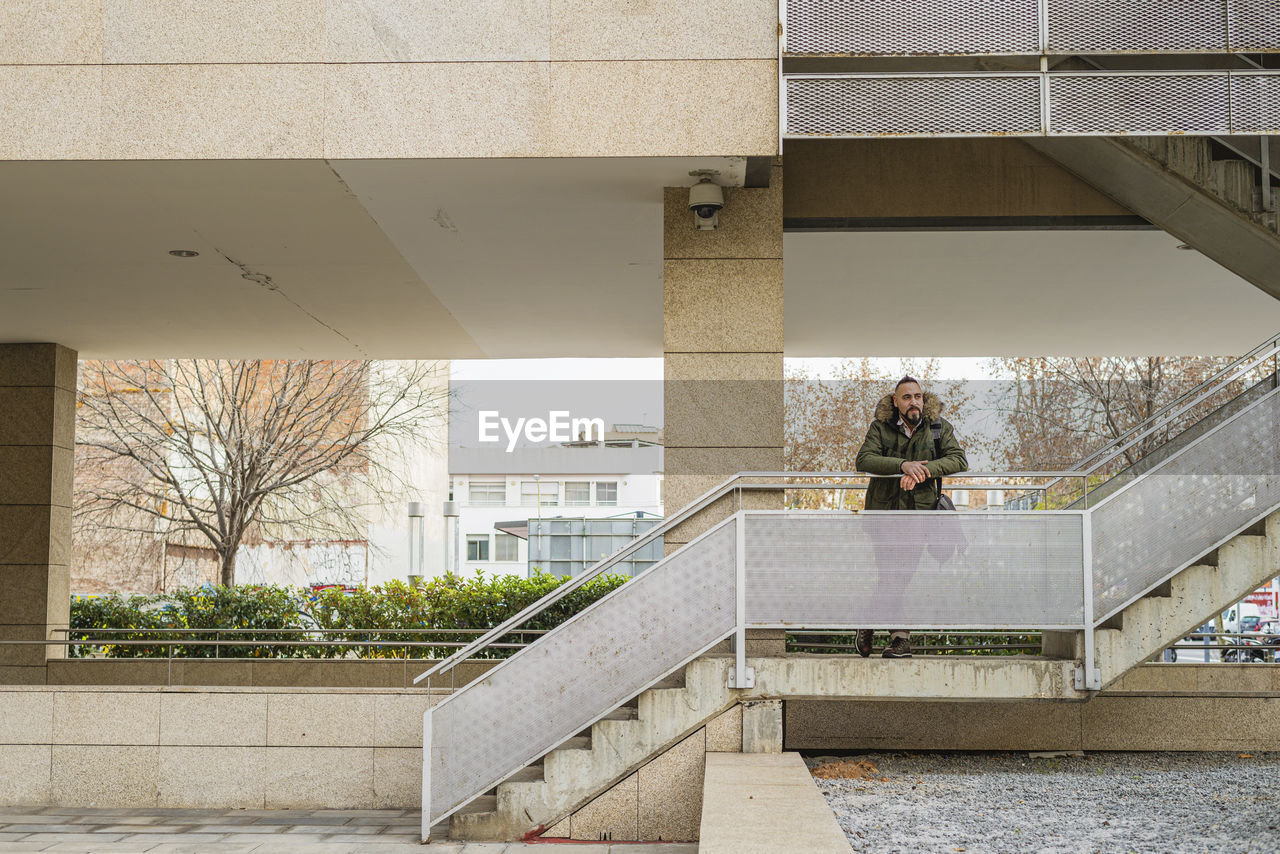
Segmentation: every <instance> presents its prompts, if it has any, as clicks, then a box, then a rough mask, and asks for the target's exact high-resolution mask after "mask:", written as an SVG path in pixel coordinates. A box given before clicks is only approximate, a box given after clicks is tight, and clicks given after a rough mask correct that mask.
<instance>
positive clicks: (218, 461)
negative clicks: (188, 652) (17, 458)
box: [75, 360, 449, 585]
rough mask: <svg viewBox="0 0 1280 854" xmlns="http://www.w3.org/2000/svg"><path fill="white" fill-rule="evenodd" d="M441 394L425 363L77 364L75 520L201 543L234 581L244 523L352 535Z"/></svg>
mask: <svg viewBox="0 0 1280 854" xmlns="http://www.w3.org/2000/svg"><path fill="white" fill-rule="evenodd" d="M448 396H449V391H448V384H447V381H445V380H444V379H443V372H442V371H441V369H440V367H439V366H438V365H437V364H435V363H414V362H382V363H375V362H365V361H261V360H258V361H252V360H244V361H221V360H216V361H215V360H167V361H148V362H109V361H101V362H85V363H83V365H82V366H81V372H80V388H79V395H78V403H79V407H80V413H79V416H78V435H77V442H76V444H77V461H76V466H77V489H76V493H77V500H76V508H75V512H76V517H77V522H78V523H79V524H80V525H81V526H83V525H92V526H95V527H97V528H98V529H99V530H106V531H118V532H128V533H145V534H156V533H164V534H165V535H166V536H169V535H174V534H176V535H179V536H186V537H187V538H188V540H194V541H195V542H199V541H205V542H206V545H207V546H208V547H211V548H212V549H213V551H214V552H215V553H216V555H217V558H218V562H219V565H220V569H219V575H220V578H221V581H222V583H223V584H224V585H232V584H234V583H235V568H236V553H237V551H238V549H239V548H240V546H241V544H242V543H244V542H245V540H246V537H247V536H249V535H250V534H251V533H256V534H257V535H259V536H262V535H269V534H278V533H282V532H285V531H301V532H304V533H305V534H306V535H307V536H310V537H353V536H354V535H358V534H359V533H360V532H361V531H362V530H363V527H364V511H365V510H366V509H367V508H369V507H371V506H373V505H375V504H376V503H377V501H378V498H379V496H381V495H383V494H385V492H386V490H387V489H388V488H389V487H390V486H391V485H393V484H394V483H395V482H396V481H397V480H398V475H397V472H396V470H395V469H394V468H393V467H392V466H389V465H388V464H387V460H388V457H389V455H392V454H394V451H395V446H396V444H397V443H399V442H401V441H404V440H406V439H408V438H409V437H413V438H414V439H415V440H416V441H420V440H421V439H422V438H423V437H422V435H421V434H423V433H424V431H425V430H427V429H428V427H429V426H431V425H433V424H434V425H435V426H436V429H439V426H440V425H443V424H444V416H445V413H446V412H447V398H448Z"/></svg>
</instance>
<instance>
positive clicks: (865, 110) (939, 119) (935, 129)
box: [785, 74, 1040, 137]
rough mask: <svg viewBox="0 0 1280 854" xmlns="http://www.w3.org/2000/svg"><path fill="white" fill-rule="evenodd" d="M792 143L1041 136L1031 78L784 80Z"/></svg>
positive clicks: (1036, 91) (1036, 85) (1035, 82)
mask: <svg viewBox="0 0 1280 854" xmlns="http://www.w3.org/2000/svg"><path fill="white" fill-rule="evenodd" d="M785 83H786V87H787V110H786V122H787V124H786V133H787V135H789V136H844V137H876V136H984V135H991V136H1013V135H1020V134H1022V135H1025V134H1038V133H1039V132H1040V83H1039V80H1038V78H1037V77H1036V75H1034V74H1027V75H1013V74H1010V75H1003V74H991V75H958V74H957V75H938V76H916V75H889V76H842V77H788V78H786V80H785Z"/></svg>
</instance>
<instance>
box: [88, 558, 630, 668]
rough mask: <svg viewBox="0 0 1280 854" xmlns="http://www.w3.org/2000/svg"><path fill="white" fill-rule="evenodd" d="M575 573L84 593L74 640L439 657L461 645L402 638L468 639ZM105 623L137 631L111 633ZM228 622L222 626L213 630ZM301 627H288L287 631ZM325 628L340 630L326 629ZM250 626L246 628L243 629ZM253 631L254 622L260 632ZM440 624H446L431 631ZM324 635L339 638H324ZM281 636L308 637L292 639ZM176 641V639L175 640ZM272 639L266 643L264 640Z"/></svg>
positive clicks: (565, 611) (198, 653) (588, 592)
mask: <svg viewBox="0 0 1280 854" xmlns="http://www.w3.org/2000/svg"><path fill="white" fill-rule="evenodd" d="M566 580H567V579H565V578H562V577H560V576H556V575H547V574H545V573H537V574H535V575H534V576H533V577H531V578H522V577H520V576H515V575H492V576H485V575H484V574H483V573H477V574H476V575H475V576H473V577H471V578H464V577H461V576H457V575H452V574H450V575H445V576H441V577H439V578H432V579H429V580H426V581H423V582H419V583H417V584H408V583H406V582H403V581H391V582H388V583H387V584H384V585H381V586H377V587H371V588H365V587H361V588H358V589H356V590H354V591H346V590H342V589H339V588H330V589H325V590H318V591H313V590H310V589H305V588H304V589H298V588H287V587H274V586H266V587H247V586H245V587H204V588H198V589H189V590H178V591H175V592H173V593H166V594H162V595H159V596H121V595H119V594H110V595H106V596H93V597H76V598H74V599H73V600H72V602H71V639H72V640H87V639H89V638H94V639H96V640H106V639H108V638H110V639H112V640H127V641H154V640H158V639H160V638H161V637H164V638H165V639H166V641H167V642H166V643H164V644H155V645H152V644H150V643H146V644H120V643H114V644H113V643H95V644H85V645H82V646H72V647H71V648H70V655H71V656H72V657H85V656H106V657H109V658H164V657H166V656H168V655H169V654H170V649H169V647H170V645H172V654H173V656H174V657H175V658H215V657H216V658H346V657H359V658H400V657H403V656H405V655H408V656H409V657H411V658H439V657H442V656H444V655H447V654H449V653H450V652H452V651H453V650H454V649H456V647H448V646H428V647H414V648H410V647H404V646H395V644H403V643H406V642H410V641H416V642H429V643H440V644H444V643H450V642H452V643H465V642H466V641H468V640H471V639H472V638H474V637H475V634H474V633H462V632H457V631H454V630H457V629H487V628H492V627H493V626H496V625H498V624H499V623H501V622H503V621H504V620H506V619H507V618H509V617H511V616H514V615H515V614H516V613H518V612H519V611H520V610H521V609H523V608H525V607H526V606H528V605H530V604H532V603H533V602H535V601H537V600H538V599H540V598H542V597H543V596H544V595H546V594H547V593H549V592H551V591H552V590H554V589H555V588H556V587H558V586H560V585H561V584H563V583H564V582H565V581H566ZM625 581H626V578H625V577H623V576H617V575H605V576H600V577H598V578H593V579H592V580H590V581H588V582H587V583H586V584H584V585H582V586H581V587H579V588H578V589H577V590H574V591H573V592H572V593H570V594H569V595H568V596H566V597H564V598H563V599H561V600H560V601H559V602H557V603H556V604H555V605H553V606H552V607H551V608H548V609H547V610H546V611H544V612H542V613H541V614H539V615H537V616H536V617H534V618H533V619H530V620H529V621H528V622H527V623H525V624H524V625H523V626H521V629H522V630H523V632H522V633H515V634H513V635H511V636H508V637H506V638H503V639H501V642H504V643H510V642H525V641H532V640H534V639H535V638H536V637H537V635H535V634H532V632H533V631H535V630H539V629H542V630H545V629H552V628H555V627H556V626H557V625H559V624H560V623H561V622H563V621H564V620H565V619H566V618H568V617H570V616H572V615H573V614H576V613H578V612H579V611H581V610H582V609H583V608H585V607H587V606H588V605H590V604H591V603H592V602H594V601H596V600H597V599H599V598H601V597H602V596H604V595H605V594H606V593H608V592H610V591H611V590H614V589H615V588H617V587H618V586H619V585H621V584H622V583H623V582H625ZM103 629H128V630H130V631H127V632H120V633H111V634H109V635H107V634H104V633H102V632H101V630H103ZM151 629H182V630H187V631H185V632H184V633H183V634H182V635H181V636H180V637H181V638H185V639H188V640H213V639H215V638H216V639H220V640H221V641H223V643H224V644H225V643H226V642H227V641H232V642H234V641H244V640H250V639H252V640H254V641H257V643H255V644H254V645H252V646H249V645H244V646H241V645H237V644H235V643H230V644H226V645H224V646H221V647H215V646H212V645H200V644H192V643H177V642H172V641H174V640H175V639H176V638H177V637H178V636H176V635H174V634H161V633H158V632H154V631H149V630H151ZM211 629H222V630H224V631H221V632H213V631H209V630H211ZM286 629H288V630H293V631H282V630H286ZM318 629H327V630H333V631H331V632H327V633H324V634H322V633H320V632H319V631H316V630H318ZM237 630H246V631H237ZM247 630H254V631H253V632H252V633H250V632H248V631H247ZM359 630H365V631H359ZM431 630H437V631H431ZM317 640H325V641H328V642H339V645H337V646H322V645H319V644H316V643H315V641H317ZM280 641H293V642H295V643H298V642H302V643H300V644H299V645H292V644H291V645H284V644H281V643H279V642H280ZM171 642H172V644H171ZM264 642H265V643H264ZM342 642H373V643H378V644H384V646H371V647H363V646H347V645H344V644H343V643H342ZM515 651H516V650H515V649H512V648H500V649H493V650H490V651H488V652H486V653H485V654H484V656H483V657H488V658H504V657H506V656H509V655H512V654H514V652H515Z"/></svg>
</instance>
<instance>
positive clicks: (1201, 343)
mask: <svg viewBox="0 0 1280 854" xmlns="http://www.w3.org/2000/svg"><path fill="white" fill-rule="evenodd" d="M705 168H711V169H718V170H720V171H721V173H722V180H723V181H724V182H725V183H734V184H740V183H741V182H742V178H743V170H744V168H745V164H744V163H743V161H742V160H740V159H736V158H721V159H709V160H708V159H700V160H696V161H694V160H684V159H663V158H650V159H577V160H420V161H395V160H385V161H358V162H351V161H338V162H333V163H326V162H323V161H193V162H61V163H33V162H25V163H22V162H5V163H0V187H3V193H2V194H0V341H57V342H59V343H63V344H66V345H67V346H70V347H74V348H76V349H78V350H79V351H80V352H81V354H82V355H83V356H84V357H87V358H95V357H116V358H139V357H163V356H205V357H212V356H240V357H280V358H304V357H329V358H340V357H357V358H361V357H367V358H411V357H416V358H485V357H490V358H499V357H504V358H515V357H539V356H656V355H660V354H661V352H662V318H661V311H662V192H661V188H662V187H663V186H670V185H674V184H688V183H691V182H692V179H690V178H689V176H688V173H689V172H690V171H692V170H695V169H705ZM691 227H692V226H691ZM1176 244H1177V241H1175V240H1173V238H1170V237H1168V236H1167V235H1164V234H1162V233H1159V232H1147V231H1111V232H1105V231H1090V232H1078V231H1077V232H1063V231H1054V232H1047V231H1046V232H897V233H882V232H876V233H870V232H841V233H796V234H789V235H787V237H786V242H785V254H786V288H787V306H786V324H787V326H786V335H787V342H788V343H787V352H788V355H794V356H840V355H861V354H868V355H877V354H886V355H888V354H898V353H902V352H908V351H909V352H912V353H934V354H937V355H943V356H964V355H998V354H1023V353H1076V354H1086V353H1087V354H1097V353H1142V354H1147V353H1180V354H1182V353H1232V352H1237V351H1241V350H1243V349H1246V348H1247V347H1248V346H1249V345H1251V344H1253V343H1255V342H1256V341H1257V340H1260V339H1261V338H1263V337H1265V336H1266V335H1268V334H1271V333H1274V332H1276V331H1277V330H1280V301H1275V300H1271V299H1270V298H1269V297H1267V296H1266V295H1265V294H1262V293H1261V292H1259V291H1257V290H1256V289H1255V288H1253V287H1252V286H1250V285H1248V284H1247V283H1245V282H1243V281H1242V280H1240V279H1238V278H1236V277H1235V276H1232V275H1231V274H1229V273H1227V272H1225V271H1224V270H1222V269H1221V268H1220V267H1218V266H1217V265H1215V264H1213V263H1212V262H1211V261H1209V260H1207V259H1205V258H1204V257H1203V256H1200V255H1199V254H1198V253H1195V252H1185V251H1178V250H1177V249H1176V248H1175V247H1176ZM174 249H189V250H194V251H197V252H199V253H200V254H199V255H198V256H197V257H194V258H176V257H173V256H171V255H170V254H169V251H170V250H174ZM903 296H907V297H908V298H909V302H910V305H911V307H912V309H911V310H912V312H913V314H912V316H911V317H910V318H909V319H907V320H905V321H904V319H903V316H902V309H901V303H902V302H903V299H902V298H903ZM904 323H905V324H906V325H905V329H906V331H899V330H902V329H904ZM904 340H905V341H908V342H910V346H909V347H907V348H905V349H904V347H905V345H904Z"/></svg>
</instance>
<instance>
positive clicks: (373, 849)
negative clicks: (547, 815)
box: [0, 806, 698, 854]
mask: <svg viewBox="0 0 1280 854" xmlns="http://www.w3.org/2000/svg"><path fill="white" fill-rule="evenodd" d="M419 821H420V816H419V813H418V811H417V810H180V809H80V808H72V807H5V806H0V852H3V853H4V854H9V852H15V854H16V852H25V851H51V852H67V853H68V854H117V852H118V854H141V852H147V854H195V852H205V851H207V852H209V854H250V852H254V854H549V852H555V851H557V850H559V851H565V852H568V854H697V851H698V846H697V845H696V844H687V843H686V844H679V843H665V844H654V843H643V844H632V845H627V844H621V843H614V842H602V843H599V844H587V845H584V844H582V843H577V844H574V845H572V846H557V845H555V844H554V843H542V844H521V843H511V844H507V843H494V842H469V843H460V842H440V843H432V844H431V845H428V846H423V845H422V844H421V843H420V842H419V837H418V823H419Z"/></svg>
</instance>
